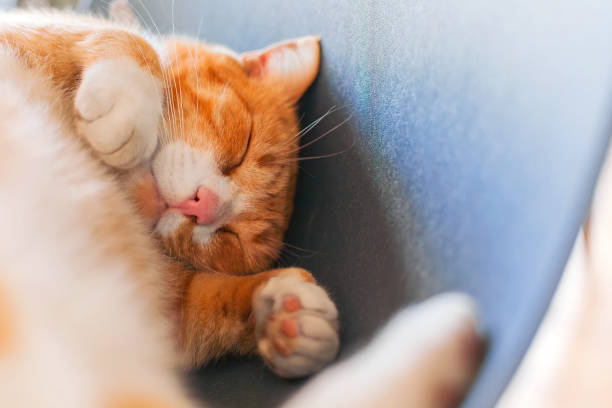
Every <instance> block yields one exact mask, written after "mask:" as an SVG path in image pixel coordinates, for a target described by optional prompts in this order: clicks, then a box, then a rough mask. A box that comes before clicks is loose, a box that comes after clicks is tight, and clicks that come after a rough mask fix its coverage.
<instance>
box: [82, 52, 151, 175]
mask: <svg viewBox="0 0 612 408" xmlns="http://www.w3.org/2000/svg"><path fill="white" fill-rule="evenodd" d="M162 95H163V94H162V85H161V82H160V81H159V80H158V79H157V78H155V77H154V76H152V75H151V74H149V73H147V72H146V71H144V70H143V69H142V68H141V67H140V66H139V65H138V63H136V61H134V60H132V59H131V58H128V57H122V58H116V59H108V60H102V61H100V62H97V63H95V64H94V65H92V66H91V67H89V68H88V69H87V70H85V72H84V73H83V78H82V82H81V85H80V87H79V89H78V91H77V94H76V98H75V108H76V111H77V114H78V119H77V129H78V131H79V133H80V134H81V135H82V136H83V137H84V138H85V139H86V140H87V142H88V143H89V145H90V146H91V147H92V148H93V149H94V150H95V151H96V153H98V155H99V156H100V158H101V159H102V160H103V161H104V162H105V163H106V164H108V165H109V166H112V167H116V168H121V169H128V168H132V167H135V166H137V165H138V164H140V163H142V162H144V161H146V160H148V159H149V158H150V157H151V155H152V154H153V152H154V151H155V148H156V147H157V141H158V125H159V123H160V120H161V115H162V106H163V99H162Z"/></svg>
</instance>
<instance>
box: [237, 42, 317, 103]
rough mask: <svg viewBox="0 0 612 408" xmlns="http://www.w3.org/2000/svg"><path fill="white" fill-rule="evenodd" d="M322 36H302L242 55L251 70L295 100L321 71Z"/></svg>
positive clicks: (243, 61) (251, 75)
mask: <svg viewBox="0 0 612 408" xmlns="http://www.w3.org/2000/svg"><path fill="white" fill-rule="evenodd" d="M320 41H321V38H320V37H315V36H310V37H301V38H296V39H294V40H289V41H284V42H281V43H277V44H273V45H271V46H269V47H267V48H264V49H261V50H257V51H250V52H245V53H244V54H241V55H240V59H241V61H242V64H243V66H244V69H245V70H246V72H247V74H248V75H249V76H250V77H252V78H257V79H258V80H261V81H265V82H266V83H269V84H270V86H273V87H278V88H279V89H280V90H281V91H282V92H283V93H284V94H285V95H286V96H287V98H288V99H289V102H291V103H295V102H297V101H298V99H300V98H301V97H302V94H303V93H304V92H306V89H308V87H309V86H310V84H311V83H312V81H314V79H315V77H316V76H317V73H318V72H319V61H320V58H321V51H320V47H319V42H320Z"/></svg>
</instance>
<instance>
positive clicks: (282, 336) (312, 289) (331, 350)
mask: <svg viewBox="0 0 612 408" xmlns="http://www.w3.org/2000/svg"><path fill="white" fill-rule="evenodd" d="M253 310H254V316H255V336H256V338H257V347H258V349H259V353H260V354H261V356H262V358H263V359H264V361H265V362H266V364H267V365H268V367H270V369H271V370H272V371H274V372H275V373H276V374H278V375H280V376H282V377H288V378H293V377H303V376H306V375H309V374H312V373H314V372H316V371H318V370H320V369H321V368H323V367H324V366H325V365H326V364H328V363H329V362H330V361H332V360H333V359H334V357H335V356H336V354H337V353H338V347H339V337H338V311H337V310H336V306H335V305H334V303H333V302H332V300H331V299H330V298H329V296H328V295H327V293H326V292H325V290H324V289H323V288H321V287H320V286H318V285H316V284H314V283H310V282H307V281H305V279H304V275H302V274H301V273H300V271H299V270H298V269H289V270H287V271H286V272H283V273H282V274H280V275H278V276H276V277H274V278H272V279H270V280H269V281H268V282H267V283H266V284H265V285H263V286H262V287H261V288H260V289H259V290H258V291H257V292H256V293H255V295H254V297H253Z"/></svg>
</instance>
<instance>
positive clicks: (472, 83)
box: [134, 0, 612, 407]
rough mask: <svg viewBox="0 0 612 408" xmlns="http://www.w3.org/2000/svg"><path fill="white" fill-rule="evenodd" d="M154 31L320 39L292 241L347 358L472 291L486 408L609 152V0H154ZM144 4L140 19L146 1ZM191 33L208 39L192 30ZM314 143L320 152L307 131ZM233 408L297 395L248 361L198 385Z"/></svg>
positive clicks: (533, 319) (507, 372) (228, 39)
mask: <svg viewBox="0 0 612 408" xmlns="http://www.w3.org/2000/svg"><path fill="white" fill-rule="evenodd" d="M144 1H145V3H146V6H147V9H148V10H149V12H150V13H151V15H152V16H153V18H154V19H155V21H156V23H157V25H158V26H159V28H160V29H161V30H162V31H171V30H172V24H171V21H172V19H173V20H174V26H175V30H176V31H177V32H183V33H187V34H191V35H195V34H196V33H197V32H198V30H199V34H200V37H202V38H205V39H208V40H210V41H213V42H219V43H223V44H227V45H229V46H230V47H232V48H234V49H237V50H239V51H245V50H249V49H254V48H259V47H262V46H265V45H267V44H268V43H271V42H275V41H278V40H281V39H284V38H288V37H295V36H300V35H304V34H321V35H322V37H323V43H322V44H323V60H322V66H321V73H320V75H319V77H318V79H317V81H316V82H315V84H314V86H313V88H312V89H311V90H310V91H309V92H308V93H307V95H306V96H305V98H304V99H303V100H302V104H301V108H302V111H303V112H304V113H305V116H304V119H303V123H304V124H308V123H310V122H311V121H312V120H313V119H315V118H317V117H319V116H320V115H322V114H323V113H325V112H326V111H328V110H329V109H330V107H332V106H337V107H341V109H339V110H338V111H337V112H335V113H334V114H332V115H330V117H329V118H328V119H326V120H325V121H324V122H323V123H321V124H320V125H319V126H318V127H317V128H316V129H315V130H313V132H311V136H310V135H309V137H310V138H311V137H315V136H318V135H321V134H322V133H323V132H324V131H326V130H329V129H330V128H332V127H333V126H334V125H336V124H338V123H339V122H341V121H342V120H343V119H345V118H346V117H347V116H348V115H352V117H351V119H350V121H349V122H348V124H346V125H344V126H342V127H340V128H339V129H337V130H336V131H334V132H332V133H331V134H330V135H328V136H326V137H325V138H323V139H322V140H321V141H319V142H317V143H314V144H313V145H312V146H309V147H307V148H306V149H304V151H303V155H304V156H311V155H319V154H328V153H333V152H338V151H342V150H344V149H347V148H348V147H351V146H352V147H351V148H350V149H349V150H348V151H347V152H346V153H344V154H341V155H339V156H336V157H333V158H328V159H321V160H313V161H304V162H302V163H301V167H302V169H303V171H302V172H301V174H300V179H299V188H298V196H297V208H296V212H295V216H294V220H293V225H292V227H291V231H290V233H289V236H288V237H287V241H288V242H290V243H292V244H294V245H296V246H299V247H301V248H306V249H308V250H309V251H312V252H304V251H300V250H297V249H293V248H288V250H289V251H290V252H296V253H297V255H298V256H297V257H293V258H291V260H290V262H291V263H296V264H299V265H301V266H304V267H307V268H310V269H311V270H312V271H313V273H314V274H315V275H316V276H317V277H318V279H320V281H321V282H322V283H323V284H324V285H326V286H327V287H328V288H329V289H330V290H331V292H332V294H333V297H334V298H335V299H336V300H337V301H338V305H339V308H340V311H341V313H342V338H343V341H344V348H343V351H342V356H343V357H345V356H347V355H350V354H351V353H352V352H354V351H355V350H357V349H358V346H359V345H360V344H363V342H364V341H366V340H367V339H368V338H369V337H370V336H371V335H372V334H373V332H374V331H375V330H376V328H378V327H380V326H381V325H382V324H383V323H384V322H385V320H386V319H387V318H388V317H389V316H390V315H391V314H392V313H393V312H394V311H396V310H397V309H398V308H400V307H401V306H402V305H405V304H407V303H409V302H411V301H414V300H417V299H421V298H424V297H426V296H429V295H431V294H433V293H436V292H440V291H443V290H449V289H452V290H462V291H467V292H468V293H470V294H472V295H473V296H474V297H475V298H476V299H477V301H478V304H479V306H480V308H481V311H482V317H483V321H484V324H485V327H486V330H487V331H488V333H489V334H490V336H491V345H490V349H489V354H488V357H487V358H486V361H485V363H484V367H483V371H482V374H481V376H480V377H479V379H478V381H477V383H476V384H475V386H474V388H473V391H472V393H471V394H470V396H469V397H468V399H467V401H466V403H465V406H469V407H488V406H492V405H493V404H494V402H495V401H496V399H497V398H498V397H499V395H500V393H501V392H502V391H503V389H504V387H505V385H506V384H507V382H508V380H509V379H510V378H511V376H512V374H513V372H514V370H515V368H516V366H517V364H518V363H519V361H520V359H521V357H522V356H523V354H524V351H525V349H526V347H527V345H528V343H529V341H530V339H531V338H532V336H533V334H534V332H535V330H536V328H537V326H538V324H539V322H540V320H541V318H542V315H543V313H544V311H545V309H546V307H547V305H548V303H549V300H550V297H551V295H552V293H553V291H554V288H555V285H556V283H557V281H558V279H559V276H560V274H561V271H562V268H563V265H564V262H565V261H566V258H567V256H568V254H569V251H570V248H571V245H572V243H573V240H574V237H575V234H576V232H577V230H578V228H579V225H580V223H581V220H582V219H583V217H584V215H585V211H586V208H587V205H588V202H589V199H590V194H591V191H592V188H593V183H594V180H595V177H596V174H597V171H598V169H599V166H600V162H601V159H602V157H603V154H604V152H605V149H606V144H607V135H608V130H609V127H608V124H609V118H610V109H609V108H610V104H609V102H610V100H611V96H612V94H611V91H612V48H611V47H610V40H611V39H612V24H611V23H610V22H611V21H612V3H607V4H603V3H604V2H597V1H588V0H587V1H582V2H575V1H570V0H550V1H539V2H534V1H531V0H524V1H521V0H516V1H506V2H503V3H500V2H493V1H489V0H461V1H434V0H409V1H406V0H385V1H382V0H381V1H374V0H337V1H323V0H313V1H295V0H276V1H275V0H258V1H256V2H255V1H246V0H243V1H240V0H223V1H213V0H206V1H204V0H197V1H196V0H193V1H186V0H180V1H176V4H175V5H174V11H172V10H171V3H172V2H170V1H166V0H149V1H147V0H144ZM134 5H136V6H137V9H138V10H139V12H140V13H142V14H143V16H145V18H144V19H145V20H148V18H149V17H148V13H147V12H145V11H144V9H143V7H142V5H141V3H140V0H136V1H135V2H134ZM198 27H199V28H198ZM306 140H311V139H309V138H306ZM193 384H194V389H195V390H196V391H195V392H197V393H198V394H202V395H206V397H207V399H208V400H210V401H212V402H213V403H215V402H216V403H217V404H219V405H222V406H235V407H264V406H271V405H274V404H275V403H277V402H278V401H281V400H282V399H283V398H285V397H286V396H287V395H288V393H290V392H291V391H292V390H294V389H296V387H299V386H300V384H301V383H300V382H287V381H285V380H282V379H279V378H276V377H275V376H274V375H272V374H270V373H269V372H268V371H266V370H265V368H264V367H263V366H262V365H261V364H260V363H259V362H258V361H256V360H251V361H247V362H245V361H242V360H233V359H229V360H227V361H223V362H220V363H218V364H214V365H212V366H210V367H208V368H206V369H204V370H201V371H200V372H198V373H196V374H194V376H193Z"/></svg>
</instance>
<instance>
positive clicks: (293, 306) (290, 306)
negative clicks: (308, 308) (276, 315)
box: [283, 295, 302, 313]
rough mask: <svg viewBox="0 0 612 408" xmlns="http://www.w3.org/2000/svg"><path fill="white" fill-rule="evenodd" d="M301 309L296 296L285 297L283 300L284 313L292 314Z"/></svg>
mask: <svg viewBox="0 0 612 408" xmlns="http://www.w3.org/2000/svg"><path fill="white" fill-rule="evenodd" d="M301 308H302V303H300V299H299V298H298V297H297V296H292V295H289V296H285V298H284V299H283V309H285V311H286V312H289V313H293V312H297V311H298V310H300V309H301Z"/></svg>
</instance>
